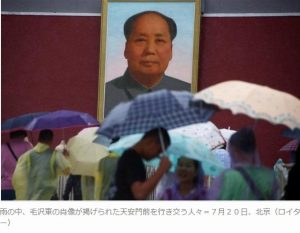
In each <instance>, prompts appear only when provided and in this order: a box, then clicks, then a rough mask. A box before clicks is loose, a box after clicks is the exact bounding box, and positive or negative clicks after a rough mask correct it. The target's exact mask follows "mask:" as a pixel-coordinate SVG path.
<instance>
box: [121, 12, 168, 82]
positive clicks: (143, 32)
mask: <svg viewBox="0 0 300 233" xmlns="http://www.w3.org/2000/svg"><path fill="white" fill-rule="evenodd" d="M124 56H125V58H126V59H127V62H128V69H129V72H130V73H131V75H132V76H133V77H134V78H135V79H139V77H146V78H151V76H162V75H163V74H164V72H165V70H166V69H167V67H168V64H169V61H170V60H171V58H172V40H171V36H170V31H169V27H168V24H167V22H166V21H165V20H164V19H163V18H162V17H160V16H159V15H156V14H152V13H150V14H145V15H142V16H140V17H139V18H138V19H137V20H136V21H135V22H134V24H133V29H132V32H131V34H130V36H129V38H128V40H127V42H126V46H125V51H124Z"/></svg>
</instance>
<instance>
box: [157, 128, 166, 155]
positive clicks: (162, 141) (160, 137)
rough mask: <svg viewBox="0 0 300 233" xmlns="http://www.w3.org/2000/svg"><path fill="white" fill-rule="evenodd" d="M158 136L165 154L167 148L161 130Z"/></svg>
mask: <svg viewBox="0 0 300 233" xmlns="http://www.w3.org/2000/svg"><path fill="white" fill-rule="evenodd" d="M158 136H159V142H160V146H161V150H162V153H163V154H165V151H166V147H165V143H164V140H163V136H162V133H161V129H160V128H159V131H158Z"/></svg>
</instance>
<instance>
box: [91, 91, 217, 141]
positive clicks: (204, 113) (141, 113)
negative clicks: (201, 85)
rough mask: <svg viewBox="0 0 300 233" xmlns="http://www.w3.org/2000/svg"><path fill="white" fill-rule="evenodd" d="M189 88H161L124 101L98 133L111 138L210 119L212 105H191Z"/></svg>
mask: <svg viewBox="0 0 300 233" xmlns="http://www.w3.org/2000/svg"><path fill="white" fill-rule="evenodd" d="M192 97H193V96H192V94H191V93H190V92H187V91H171V90H160V91H155V92H151V93H147V94H142V95H139V96H137V97H136V98H135V99H134V100H132V101H130V102H125V103H120V104H119V105H117V106H116V107H115V108H113V109H112V111H111V112H110V113H109V114H108V116H107V117H106V118H105V119H104V121H103V123H102V125H101V127H100V128H99V130H98V131H97V133H98V134H102V135H105V136H106V137H109V138H117V137H120V136H124V135H130V134H135V133H144V132H146V131H148V130H150V129H152V128H156V127H164V128H166V129H172V128H176V127H180V126H184V125H189V124H193V123H200V122H206V121H207V120H208V119H209V118H210V117H211V116H212V115H213V113H214V112H215V108H213V107H212V106H211V105H209V106H208V105H206V106H204V105H203V106H202V107H196V106H191V104H190V103H191V100H192Z"/></svg>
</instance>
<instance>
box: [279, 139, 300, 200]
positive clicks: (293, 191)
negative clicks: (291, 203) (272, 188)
mask: <svg viewBox="0 0 300 233" xmlns="http://www.w3.org/2000/svg"><path fill="white" fill-rule="evenodd" d="M299 181H300V144H299V145H298V147H297V150H296V153H295V164H294V165H293V167H292V168H291V170H290V171H289V174H288V181H287V185H286V186H285V188H284V196H283V198H282V199H283V200H300V189H299Z"/></svg>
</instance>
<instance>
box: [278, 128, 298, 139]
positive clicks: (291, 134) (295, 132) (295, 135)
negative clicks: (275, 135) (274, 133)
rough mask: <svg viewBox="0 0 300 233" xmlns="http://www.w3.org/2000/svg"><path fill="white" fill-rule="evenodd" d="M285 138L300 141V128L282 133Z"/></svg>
mask: <svg viewBox="0 0 300 233" xmlns="http://www.w3.org/2000/svg"><path fill="white" fill-rule="evenodd" d="M282 135H283V136H285V137H288V138H293V139H299V140H300V128H297V129H293V130H290V129H286V130H284V131H283V133H282Z"/></svg>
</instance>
